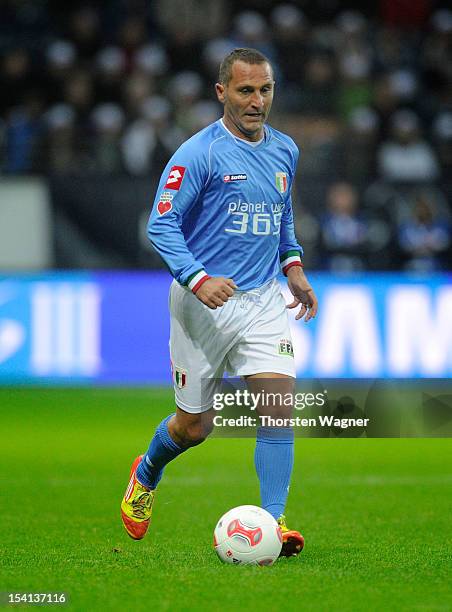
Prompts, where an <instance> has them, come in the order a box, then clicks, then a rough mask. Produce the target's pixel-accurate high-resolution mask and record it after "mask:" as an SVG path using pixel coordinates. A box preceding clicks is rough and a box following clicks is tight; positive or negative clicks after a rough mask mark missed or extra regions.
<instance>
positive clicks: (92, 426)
mask: <svg viewBox="0 0 452 612" xmlns="http://www.w3.org/2000/svg"><path fill="white" fill-rule="evenodd" d="M171 406H172V393H171V392H170V391H169V390H151V389H94V390H92V389H77V390H75V389H8V388H4V389H0V418H1V431H2V435H1V472H0V478H1V493H2V494H1V531H0V577H1V580H0V591H3V592H5V591H8V592H61V591H65V592H67V593H68V596H69V603H68V605H67V606H65V608H66V609H71V610H84V611H85V610H158V611H160V610H211V611H216V610H245V609H251V610H253V609H254V610H257V611H259V610H272V611H275V610H276V611H279V610H281V611H283V610H284V611H285V610H366V611H369V610H397V611H399V610H450V609H451V607H452V599H451V581H450V539H451V538H450V536H451V499H452V496H451V484H452V466H451V461H450V459H451V457H452V440H446V439H423V440H422V439H405V440H399V439H390V440H379V439H373V440H371V439H369V440H368V439H298V440H297V441H296V463H295V469H294V474H293V480H292V486H291V491H290V496H289V504H288V509H287V518H288V522H289V525H292V526H294V528H300V529H301V530H302V532H303V533H304V535H305V538H306V547H305V550H304V552H303V553H302V555H301V556H300V557H299V558H296V559H282V560H280V561H278V563H277V564H276V565H275V566H273V567H270V568H258V567H235V566H225V565H222V564H220V562H219V561H218V560H217V558H216V555H215V553H214V551H213V548H212V531H213V528H214V525H215V523H216V521H217V519H218V518H219V516H220V515H221V514H222V513H223V512H225V511H226V510H228V509H229V508H232V507H233V506H236V505H240V504H244V503H251V504H258V503H259V495H258V483H257V479H256V476H255V473H254V465H253V451H254V443H253V441H252V440H250V439H242V440H237V439H218V438H217V439H210V440H208V441H207V442H205V443H204V444H203V445H201V446H199V447H198V448H194V449H191V450H190V451H188V452H187V453H186V454H185V455H184V456H182V457H180V458H179V459H178V460H177V461H175V462H173V463H172V464H170V465H169V466H168V468H167V470H166V473H165V477H164V479H163V480H162V482H161V485H160V487H159V491H158V498H157V500H156V504H155V510H154V516H153V524H152V526H151V530H150V533H149V535H148V537H147V538H146V539H145V540H143V541H141V542H134V541H132V540H130V539H129V538H128V537H127V535H126V533H125V531H123V527H122V525H121V522H120V518H119V504H120V500H121V497H122V494H123V492H124V489H125V487H126V485H127V481H128V473H129V467H130V464H131V461H132V460H133V458H134V457H135V455H136V454H137V453H138V452H139V451H143V450H144V449H145V448H146V447H147V444H148V441H149V438H150V436H151V434H152V432H153V430H154V427H155V425H156V424H157V423H158V422H159V421H160V420H161V418H162V417H163V416H164V415H166V414H167V413H169V412H170V410H171ZM54 608H57V609H58V608H59V606H54Z"/></svg>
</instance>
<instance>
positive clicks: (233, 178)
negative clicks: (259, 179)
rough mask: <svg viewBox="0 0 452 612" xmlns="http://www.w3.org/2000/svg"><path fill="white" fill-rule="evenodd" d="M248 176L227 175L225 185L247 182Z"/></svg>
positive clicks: (224, 180) (224, 178)
mask: <svg viewBox="0 0 452 612" xmlns="http://www.w3.org/2000/svg"><path fill="white" fill-rule="evenodd" d="M247 178H248V177H247V176H246V174H225V175H224V176H223V182H224V183H231V182H232V181H246V180H247Z"/></svg>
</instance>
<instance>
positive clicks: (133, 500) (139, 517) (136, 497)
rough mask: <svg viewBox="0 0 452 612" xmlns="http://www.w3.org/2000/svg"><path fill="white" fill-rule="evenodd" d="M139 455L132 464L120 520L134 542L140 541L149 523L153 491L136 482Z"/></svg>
mask: <svg viewBox="0 0 452 612" xmlns="http://www.w3.org/2000/svg"><path fill="white" fill-rule="evenodd" d="M141 457H142V456H141V455H140V456H139V457H137V458H136V459H135V461H134V462H133V463H132V468H131V470H130V481H129V485H128V487H127V489H126V492H125V494H124V497H123V500H122V502H121V518H122V522H123V525H124V527H125V530H126V531H127V533H128V534H129V536H130V537H131V538H133V539H134V540H141V539H142V538H144V536H145V535H146V532H147V530H148V527H149V523H150V522H151V514H152V504H153V503H154V497H155V491H151V489H148V488H147V487H145V486H144V485H142V484H141V483H140V482H138V480H137V467H138V466H139V465H140V461H141Z"/></svg>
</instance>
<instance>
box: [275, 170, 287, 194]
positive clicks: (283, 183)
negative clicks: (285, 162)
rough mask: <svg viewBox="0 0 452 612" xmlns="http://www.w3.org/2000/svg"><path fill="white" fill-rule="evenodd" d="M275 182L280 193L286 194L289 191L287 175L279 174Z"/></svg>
mask: <svg viewBox="0 0 452 612" xmlns="http://www.w3.org/2000/svg"><path fill="white" fill-rule="evenodd" d="M275 180H276V187H277V188H278V191H279V192H281V193H285V192H286V191H287V174H286V173H285V172H277V173H276V179H275Z"/></svg>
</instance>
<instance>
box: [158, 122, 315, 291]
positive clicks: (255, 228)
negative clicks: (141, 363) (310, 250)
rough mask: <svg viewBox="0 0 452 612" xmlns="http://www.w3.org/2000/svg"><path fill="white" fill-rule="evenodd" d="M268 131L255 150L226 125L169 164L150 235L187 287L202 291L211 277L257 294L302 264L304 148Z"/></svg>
mask: <svg viewBox="0 0 452 612" xmlns="http://www.w3.org/2000/svg"><path fill="white" fill-rule="evenodd" d="M264 133H265V137H264V139H263V141H262V142H261V143H260V144H258V145H257V146H251V145H249V144H248V143H247V142H245V141H244V140H242V139H240V138H236V137H235V136H234V135H233V134H231V132H229V130H227V129H226V128H225V126H224V125H223V123H222V121H221V120H219V121H216V122H215V123H213V124H211V125H209V126H208V127H206V128H205V129H203V130H202V131H200V132H198V133H197V134H195V135H194V136H192V138H190V139H189V140H187V141H186V142H185V143H184V144H183V145H182V146H181V147H180V148H179V149H178V150H177V151H176V152H175V153H174V155H173V157H172V158H171V159H170V161H169V162H168V165H167V167H166V168H165V170H164V172H163V175H162V178H161V180H160V183H159V186H158V190H157V195H156V198H155V202H154V206H153V209H152V212H151V216H150V219H149V224H148V235H149V238H150V240H151V242H152V244H153V246H154V247H155V249H156V250H157V251H158V253H159V254H160V255H161V257H162V258H163V259H164V261H165V262H166V264H167V265H168V267H169V269H170V271H171V273H172V274H173V276H174V278H175V279H176V280H177V281H178V282H179V283H181V284H182V285H188V286H189V287H190V288H191V289H194V288H195V287H196V286H198V282H199V281H200V279H202V278H203V277H205V275H206V274H207V275H210V276H224V277H226V278H232V279H233V280H234V282H235V283H236V285H237V286H238V288H239V289H240V290H249V289H254V288H257V287H260V286H261V285H263V284H265V283H266V282H268V281H269V280H271V279H272V278H274V277H275V276H277V274H278V273H279V271H280V269H281V266H282V267H283V270H285V269H287V267H290V265H293V264H296V262H297V261H298V262H300V258H301V255H302V253H303V251H302V248H301V247H300V245H299V244H298V242H297V240H296V237H295V232H294V223H293V214H292V201H291V187H292V183H293V180H294V176H295V169H296V165H297V161H298V148H297V146H296V144H295V143H294V141H293V140H292V139H291V138H289V137H288V136H286V135H285V134H283V133H281V132H278V131H277V130H275V129H273V128H271V127H269V126H265V128H264ZM298 265H299V263H298Z"/></svg>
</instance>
